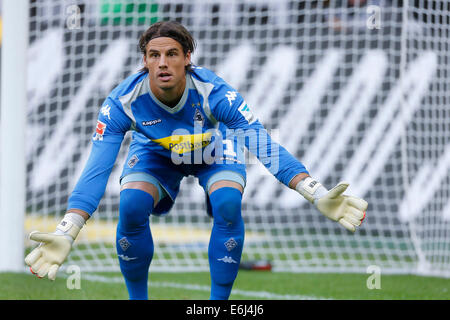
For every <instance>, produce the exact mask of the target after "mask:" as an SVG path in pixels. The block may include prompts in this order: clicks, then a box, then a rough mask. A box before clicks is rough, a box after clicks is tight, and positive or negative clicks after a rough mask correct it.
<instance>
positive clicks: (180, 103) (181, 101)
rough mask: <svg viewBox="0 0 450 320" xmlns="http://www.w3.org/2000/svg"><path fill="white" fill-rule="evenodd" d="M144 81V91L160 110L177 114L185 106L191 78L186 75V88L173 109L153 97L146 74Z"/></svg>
mask: <svg viewBox="0 0 450 320" xmlns="http://www.w3.org/2000/svg"><path fill="white" fill-rule="evenodd" d="M144 81H145V86H146V87H147V88H146V90H148V92H149V94H150V96H151V97H152V99H153V101H155V103H156V104H157V105H158V106H160V107H161V108H162V109H164V110H166V111H167V112H169V113H177V112H178V111H180V110H181V109H182V108H183V106H184V105H185V104H186V100H187V98H188V93H189V88H190V87H192V85H191V82H192V81H191V77H189V76H188V74H187V73H186V87H185V88H184V92H183V95H182V96H181V99H180V101H179V102H178V103H177V105H176V106H175V107H173V108H171V107H169V106H167V105H165V104H164V103H162V102H161V101H159V100H158V98H156V97H155V95H154V94H153V92H152V90H151V89H150V81H149V78H148V74H147V77H146V79H145V80H144Z"/></svg>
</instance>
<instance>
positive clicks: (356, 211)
mask: <svg viewBox="0 0 450 320" xmlns="http://www.w3.org/2000/svg"><path fill="white" fill-rule="evenodd" d="M348 186H349V184H348V183H347V182H340V183H338V184H337V186H335V187H334V188H333V189H331V190H330V191H328V190H327V189H325V188H324V187H323V186H322V184H320V182H318V181H317V180H314V179H313V178H311V177H307V178H305V179H303V180H301V181H300V182H299V183H298V184H297V186H296V187H295V189H296V190H297V191H298V192H299V193H300V194H301V195H302V196H304V197H305V198H306V199H307V200H308V201H309V202H311V203H313V204H314V205H315V206H316V208H317V209H318V210H319V211H320V212H321V213H323V214H324V215H325V216H326V217H327V218H329V219H331V220H333V221H337V222H339V223H340V224H341V225H342V226H343V227H345V228H346V229H347V230H349V231H351V232H355V230H356V227H357V226H360V225H361V223H362V222H363V220H364V218H365V217H366V210H367V207H368V203H367V202H366V201H365V200H364V199H361V198H357V197H353V196H347V195H343V193H344V192H345V190H346V189H347V188H348Z"/></svg>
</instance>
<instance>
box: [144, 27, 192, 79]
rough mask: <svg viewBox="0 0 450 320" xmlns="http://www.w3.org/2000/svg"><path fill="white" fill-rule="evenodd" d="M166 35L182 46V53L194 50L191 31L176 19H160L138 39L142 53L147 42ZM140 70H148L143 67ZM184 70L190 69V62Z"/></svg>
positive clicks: (145, 48)
mask: <svg viewBox="0 0 450 320" xmlns="http://www.w3.org/2000/svg"><path fill="white" fill-rule="evenodd" d="M159 37H168V38H172V39H173V40H175V41H177V42H178V43H179V44H180V45H181V47H182V48H183V53H184V55H186V54H187V53H188V52H189V51H190V52H191V54H192V53H193V52H194V50H195V47H196V43H195V39H194V37H193V36H192V35H191V33H190V32H189V31H188V30H187V29H186V28H185V27H184V26H183V25H182V24H181V23H179V22H177V21H160V22H156V23H154V24H152V25H151V26H150V27H149V28H148V29H147V30H146V31H145V32H144V33H143V34H142V35H141V38H140V39H139V49H140V50H141V53H142V54H143V55H146V53H147V52H146V50H147V44H148V43H149V42H150V41H151V40H152V39H155V38H159ZM141 71H148V69H147V68H146V67H143V68H142V69H141ZM186 71H192V63H190V64H188V65H187V66H186Z"/></svg>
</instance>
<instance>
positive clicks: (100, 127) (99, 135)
mask: <svg viewBox="0 0 450 320" xmlns="http://www.w3.org/2000/svg"><path fill="white" fill-rule="evenodd" d="M105 129H106V123H103V122H101V121H100V120H97V126H96V127H95V135H94V138H93V139H94V140H99V141H102V140H103V135H104V134H105Z"/></svg>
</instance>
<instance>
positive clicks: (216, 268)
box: [208, 187, 245, 300]
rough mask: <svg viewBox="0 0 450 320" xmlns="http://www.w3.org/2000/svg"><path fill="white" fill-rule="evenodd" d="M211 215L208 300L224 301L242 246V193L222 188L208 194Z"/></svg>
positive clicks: (228, 292)
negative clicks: (209, 288) (212, 219)
mask: <svg viewBox="0 0 450 320" xmlns="http://www.w3.org/2000/svg"><path fill="white" fill-rule="evenodd" d="M209 198H210V203H211V207H212V213H213V218H214V223H213V228H212V231H211V238H210V242H209V247H208V259H209V267H210V275H211V294H210V299H211V300H227V299H228V298H229V296H230V293H231V289H232V287H233V283H234V280H235V279H236V276H237V274H238V271H239V264H240V261H241V256H242V249H243V247H244V233H245V229H244V220H243V219H242V215H241V206H242V194H241V192H240V191H239V190H237V189H235V188H229V187H224V188H220V189H217V190H215V191H214V192H212V193H211V194H210V196H209Z"/></svg>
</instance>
